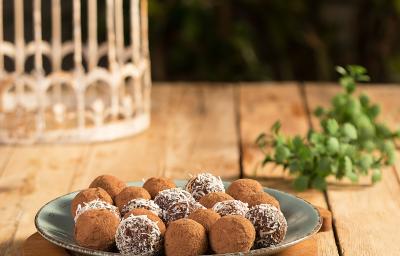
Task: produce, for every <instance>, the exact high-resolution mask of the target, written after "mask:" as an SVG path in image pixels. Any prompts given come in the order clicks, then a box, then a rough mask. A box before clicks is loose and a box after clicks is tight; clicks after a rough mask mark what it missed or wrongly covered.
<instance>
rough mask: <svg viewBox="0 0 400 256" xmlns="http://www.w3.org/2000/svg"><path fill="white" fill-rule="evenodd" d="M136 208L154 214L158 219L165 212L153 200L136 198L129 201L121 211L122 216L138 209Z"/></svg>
mask: <svg viewBox="0 0 400 256" xmlns="http://www.w3.org/2000/svg"><path fill="white" fill-rule="evenodd" d="M136 208H143V209H147V210H149V211H151V212H153V213H154V214H155V215H157V216H158V217H160V218H161V217H162V216H163V210H161V208H160V207H159V206H158V205H157V204H156V203H154V201H153V200H148V199H143V198H136V199H132V200H131V201H129V202H128V203H127V204H126V205H125V206H124V207H123V208H122V211H121V215H125V214H126V213H127V212H129V211H131V210H133V209H136Z"/></svg>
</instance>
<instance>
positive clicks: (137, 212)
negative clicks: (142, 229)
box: [124, 208, 166, 236]
mask: <svg viewBox="0 0 400 256" xmlns="http://www.w3.org/2000/svg"><path fill="white" fill-rule="evenodd" d="M131 214H132V215H135V216H139V215H146V216H147V218H149V219H150V220H152V221H154V222H155V223H157V226H158V228H159V229H160V232H161V235H162V236H163V235H164V233H165V230H166V228H165V224H164V222H163V221H162V220H161V219H160V218H159V217H158V216H157V215H155V214H154V213H153V212H152V211H149V210H147V209H143V208H136V209H133V210H131V211H129V212H127V213H126V214H125V215H124V219H126V218H128V217H129V216H131Z"/></svg>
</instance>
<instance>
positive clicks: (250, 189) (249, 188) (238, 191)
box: [226, 179, 263, 201]
mask: <svg viewBox="0 0 400 256" xmlns="http://www.w3.org/2000/svg"><path fill="white" fill-rule="evenodd" d="M262 191H263V187H262V186H261V184H260V182H258V181H256V180H252V179H238V180H235V181H234V182H232V183H231V185H229V187H228V189H227V190H226V193H228V194H229V195H231V196H232V197H233V198H235V199H237V200H240V201H243V199H244V198H245V197H246V195H248V194H252V193H256V192H262Z"/></svg>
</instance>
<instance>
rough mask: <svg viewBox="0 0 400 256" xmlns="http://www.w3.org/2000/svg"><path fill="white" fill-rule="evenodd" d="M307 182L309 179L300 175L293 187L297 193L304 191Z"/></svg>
mask: <svg viewBox="0 0 400 256" xmlns="http://www.w3.org/2000/svg"><path fill="white" fill-rule="evenodd" d="M309 182H310V177H308V176H304V175H302V176H299V177H297V178H296V179H295V180H294V182H293V186H294V188H295V189H296V190H298V191H304V190H306V189H307V188H308V187H309Z"/></svg>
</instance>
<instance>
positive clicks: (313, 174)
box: [256, 66, 400, 190]
mask: <svg viewBox="0 0 400 256" xmlns="http://www.w3.org/2000/svg"><path fill="white" fill-rule="evenodd" d="M336 70H337V72H338V73H339V74H340V75H341V77H340V79H339V83H340V84H341V86H342V88H343V92H341V93H338V94H337V95H336V96H334V97H333V98H332V102H331V107H330V108H329V109H324V108H322V107H318V108H317V109H316V110H315V113H314V114H315V115H316V116H317V117H318V118H319V120H320V125H321V130H320V131H315V130H312V129H310V131H309V132H308V134H307V136H306V137H301V136H299V135H297V136H295V137H286V136H284V135H283V134H282V133H281V132H280V126H281V125H280V122H279V121H278V122H276V123H275V124H274V125H273V126H272V128H271V134H270V135H267V134H265V133H263V134H261V135H260V136H259V137H258V138H257V140H256V143H257V145H258V146H259V148H260V149H261V150H262V151H263V152H264V153H265V158H264V160H263V162H262V164H263V165H265V164H267V163H269V162H273V163H275V164H278V165H282V166H283V167H284V168H285V169H288V170H289V171H290V173H291V174H292V175H295V176H296V178H295V180H294V187H295V188H296V189H298V190H304V189H307V188H317V189H320V190H324V189H325V188H326V185H327V183H326V178H327V177H329V176H335V177H336V179H339V180H340V179H342V178H344V177H347V178H349V179H350V180H351V181H353V182H357V181H358V178H359V176H360V175H368V174H371V180H372V182H373V183H375V182H377V181H379V180H380V179H381V167H382V166H386V165H392V164H393V163H394V160H395V146H394V139H395V138H399V137H400V131H397V132H392V131H391V130H390V129H389V128H388V127H387V126H386V125H385V124H383V123H380V122H379V121H377V117H378V115H379V112H380V108H379V106H378V105H376V104H372V103H371V102H370V99H369V98H368V96H367V95H365V94H360V95H359V96H358V97H357V96H355V95H354V92H355V90H356V83H357V82H365V81H369V77H368V75H367V74H366V73H367V72H366V69H365V68H363V67H360V66H348V67H347V69H345V68H343V67H337V69H336ZM271 146H272V147H273V148H274V151H273V152H269V151H268V149H269V148H270V147H271Z"/></svg>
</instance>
